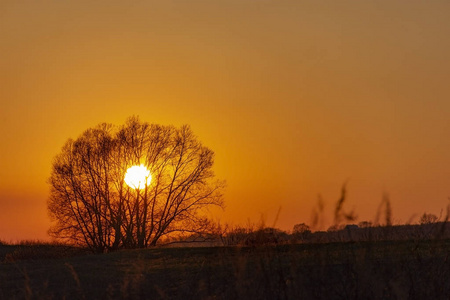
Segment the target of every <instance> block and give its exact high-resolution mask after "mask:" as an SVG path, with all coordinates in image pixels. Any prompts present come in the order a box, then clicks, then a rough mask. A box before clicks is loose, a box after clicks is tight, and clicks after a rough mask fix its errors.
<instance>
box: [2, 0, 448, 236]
mask: <svg viewBox="0 0 450 300" xmlns="http://www.w3.org/2000/svg"><path fill="white" fill-rule="evenodd" d="M129 2H130V3H128V2H126V1H2V2H1V4H0V76H1V77H0V101H1V108H0V117H1V118H0V122H1V123H0V140H1V144H0V145H1V146H0V240H5V241H12V240H20V239H46V238H47V235H46V231H47V229H48V227H49V219H48V216H47V212H46V200H47V197H48V190H49V187H48V185H47V183H46V180H47V178H48V177H49V175H50V169H51V162H52V158H53V157H54V156H55V155H56V154H58V153H59V151H60V149H61V147H62V145H63V144H64V142H65V141H66V140H67V139H68V138H76V137H77V136H79V135H80V134H81V133H82V132H83V131H84V130H85V129H87V128H89V127H92V126H95V125H97V124H98V123H101V122H110V123H114V124H117V125H120V124H123V123H124V122H125V120H126V119H127V118H128V117H129V116H131V115H139V116H140V118H141V120H143V121H147V122H154V123H160V124H173V125H177V126H178V125H182V124H190V125H191V127H192V129H193V130H194V132H195V133H196V134H197V136H198V137H199V139H200V140H201V141H202V142H203V143H204V144H205V145H207V146H208V147H210V148H211V149H213V150H214V151H215V153H216V164H215V171H216V174H217V177H219V178H221V179H225V180H226V181H227V183H228V187H227V189H226V194H225V203H226V209H225V211H224V212H220V213H219V212H215V218H217V219H219V218H220V220H221V221H222V222H229V223H231V224H247V223H248V222H253V223H257V222H259V221H260V220H261V219H262V220H264V221H265V222H266V224H267V225H269V226H272V225H273V223H274V222H275V216H276V214H277V211H278V210H279V208H281V210H280V215H279V218H278V220H277V221H276V223H275V225H276V227H279V228H282V229H285V230H289V229H292V227H293V225H294V224H296V223H302V222H305V223H309V222H310V221H311V212H312V210H313V208H314V206H315V204H316V202H317V197H318V194H321V195H322V197H323V199H324V201H325V204H326V206H325V211H327V213H330V212H332V210H333V204H334V203H335V201H336V200H337V199H338V197H339V193H340V188H341V186H342V184H343V183H344V182H345V181H346V180H348V198H347V199H348V203H346V207H347V208H348V209H351V208H354V209H355V210H356V212H357V214H358V216H359V219H358V220H359V221H363V220H373V219H374V217H375V214H376V210H377V207H378V205H379V203H380V201H381V199H382V194H383V192H387V193H388V194H389V196H390V200H391V202H392V208H393V216H394V222H407V221H409V220H410V219H411V218H412V217H413V216H415V215H418V214H422V213H424V212H429V213H434V214H436V215H439V213H440V211H441V209H444V208H445V207H446V206H447V204H448V203H449V200H448V197H449V196H450V151H449V150H450V84H449V79H450V39H449V37H450V18H449V17H448V16H449V12H450V2H449V1H397V0H394V1H393V0H389V1H359V0H358V1H356V0H355V1H334V0H325V1H315V0H311V1H301V0H295V1H264V0H218V1H210V0H204V1H196V0H190V1H185V0H179V1H134V3H131V1H129ZM328 221H331V218H330V217H328ZM415 221H417V217H416V219H415Z"/></svg>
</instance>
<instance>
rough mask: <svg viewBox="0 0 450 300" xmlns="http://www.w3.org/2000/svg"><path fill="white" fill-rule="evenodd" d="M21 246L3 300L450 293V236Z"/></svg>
mask: <svg viewBox="0 0 450 300" xmlns="http://www.w3.org/2000/svg"><path fill="white" fill-rule="evenodd" d="M8 247H10V248H8ZM11 247H12V248H11ZM13 247H16V248H13ZM17 247H18V246H0V261H3V262H2V263H0V299H23V298H33V299H61V298H66V299H83V298H85V299H91V298H101V299H108V298H109V299H449V297H450V283H449V279H448V278H450V258H449V253H450V240H432V241H419V242H418V241H399V242H395V241H385V242H383V241H377V242H358V243H328V244H300V245H282V246H260V247H216V248H157V249H144V250H128V251H118V252H114V253H108V254H100V255H92V254H90V255H87V254H84V253H82V252H80V251H78V250H76V249H70V250H67V249H65V250H64V251H66V252H65V253H66V254H65V255H63V257H60V256H59V255H55V254H53V255H48V257H47V258H40V257H41V255H40V254H39V252H34V253H35V255H31V254H30V253H29V252H30V251H33V250H30V249H33V248H29V249H28V252H27V251H25V253H28V255H24V256H23V257H22V259H20V255H19V256H17V255H16V256H14V255H8V253H14V251H16V253H20V250H18V249H19V248H17ZM29 247H36V246H29ZM59 250H61V249H60V248H58V249H56V248H55V249H52V250H48V249H47V251H50V252H51V251H54V253H58V251H59ZM22 251H23V250H22ZM50 252H46V251H43V252H42V253H50ZM36 253H37V254H36ZM8 257H9V258H10V259H8ZM14 257H16V259H14ZM44 257H45V255H44Z"/></svg>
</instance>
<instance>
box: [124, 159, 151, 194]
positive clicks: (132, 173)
mask: <svg viewBox="0 0 450 300" xmlns="http://www.w3.org/2000/svg"><path fill="white" fill-rule="evenodd" d="M151 180H152V176H151V175H150V171H149V170H148V169H147V168H146V167H145V166H144V165H140V166H132V167H130V168H128V170H127V172H126V173H125V183H126V184H127V185H128V186H129V187H131V188H133V189H142V188H145V186H146V185H149V184H150V181H151Z"/></svg>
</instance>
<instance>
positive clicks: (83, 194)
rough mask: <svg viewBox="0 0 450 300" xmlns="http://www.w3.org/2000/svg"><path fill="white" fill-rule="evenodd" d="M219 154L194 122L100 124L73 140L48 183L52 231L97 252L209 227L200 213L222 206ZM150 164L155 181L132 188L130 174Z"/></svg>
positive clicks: (147, 243) (152, 243)
mask: <svg viewBox="0 0 450 300" xmlns="http://www.w3.org/2000/svg"><path fill="white" fill-rule="evenodd" d="M213 158H214V153H213V151H211V150H210V149H208V148H207V147H205V146H203V145H202V144H201V143H200V142H199V141H198V139H197V138H196V137H195V135H194V134H193V132H192V130H191V129H190V128H189V126H182V127H181V128H175V127H173V126H161V125H156V124H148V123H143V122H140V121H139V120H138V119H137V118H130V119H129V120H128V121H127V123H126V124H125V125H124V126H121V127H115V126H113V125H110V124H101V125H99V126H97V127H95V128H91V129H88V130H86V131H85V132H84V133H83V134H82V135H81V136H80V137H79V138H77V139H76V140H72V139H70V140H68V141H67V143H66V144H65V145H64V147H63V149H62V151H61V153H60V154H59V155H58V156H56V158H55V159H54V162H53V168H52V173H51V177H50V179H49V183H50V186H51V191H50V199H49V201H48V209H49V212H50V215H51V217H52V219H53V220H54V221H55V224H54V226H53V227H52V228H51V230H50V234H51V235H52V236H54V237H56V238H58V239H61V240H67V241H70V242H72V243H75V244H77V245H81V246H87V247H88V248H90V249H91V250H93V251H95V252H104V251H110V250H116V249H120V248H143V247H148V246H155V245H156V243H157V242H158V240H159V239H160V238H161V237H164V236H166V235H168V234H173V233H176V232H191V233H192V232H202V231H205V230H206V229H209V227H210V222H209V220H208V219H207V218H205V217H204V215H202V214H201V210H202V209H204V208H205V207H207V206H209V205H218V206H221V205H222V193H221V190H222V187H223V183H222V182H219V181H215V180H214V173H213V171H212V166H213V162H214V159H213ZM140 164H143V165H145V166H146V167H148V169H149V170H150V172H151V175H152V183H151V184H150V185H146V186H145V188H141V189H134V188H130V187H129V186H128V185H126V184H125V182H124V175H125V173H126V171H127V169H128V168H129V167H130V166H132V165H140Z"/></svg>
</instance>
